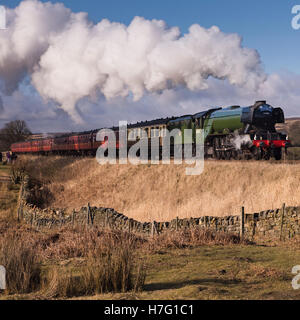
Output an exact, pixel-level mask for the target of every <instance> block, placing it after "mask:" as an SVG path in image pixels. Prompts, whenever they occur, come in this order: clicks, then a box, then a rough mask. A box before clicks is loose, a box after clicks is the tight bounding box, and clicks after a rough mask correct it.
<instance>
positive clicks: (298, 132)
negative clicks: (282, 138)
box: [277, 117, 300, 146]
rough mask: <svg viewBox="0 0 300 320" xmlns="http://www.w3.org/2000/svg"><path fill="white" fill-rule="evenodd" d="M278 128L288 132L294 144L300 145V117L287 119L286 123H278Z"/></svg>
mask: <svg viewBox="0 0 300 320" xmlns="http://www.w3.org/2000/svg"><path fill="white" fill-rule="evenodd" d="M277 130H279V131H285V132H287V133H288V134H289V137H290V139H291V140H292V143H293V145H297V146H300V117H299V118H289V119H286V121H285V123H284V124H278V125H277Z"/></svg>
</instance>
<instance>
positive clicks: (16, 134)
mask: <svg viewBox="0 0 300 320" xmlns="http://www.w3.org/2000/svg"><path fill="white" fill-rule="evenodd" d="M31 134H32V133H31V131H30V129H29V128H28V126H27V124H26V122H25V121H23V120H15V121H11V122H9V123H6V124H5V126H4V128H3V129H1V130H0V148H1V149H2V150H9V149H10V146H11V145H12V144H13V143H15V142H19V141H24V140H26V138H28V136H30V135H31Z"/></svg>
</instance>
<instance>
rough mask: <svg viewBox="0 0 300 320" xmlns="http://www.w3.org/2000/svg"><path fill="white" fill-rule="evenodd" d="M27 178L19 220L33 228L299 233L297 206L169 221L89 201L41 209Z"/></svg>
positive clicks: (154, 232) (261, 235) (247, 234)
mask: <svg viewBox="0 0 300 320" xmlns="http://www.w3.org/2000/svg"><path fill="white" fill-rule="evenodd" d="M29 185H30V179H29V177H28V176H26V177H25V178H24V179H23V182H22V186H21V189H20V202H19V208H18V218H19V220H24V221H25V222H26V223H27V224H30V225H31V226H32V227H35V228H49V229H51V228H57V227H62V226H65V225H72V226H78V225H81V226H83V225H85V226H87V227H89V226H90V227H92V226H97V227H99V228H109V229H117V230H122V231H127V232H134V233H142V234H146V235H149V236H155V235H158V234H160V233H162V232H165V231H172V230H183V229H188V228H200V229H209V230H212V231H214V232H223V233H231V234H236V235H239V236H242V237H245V238H247V239H250V240H254V239H255V238H265V237H266V238H274V239H277V240H287V239H291V238H293V237H295V236H299V235H300V207H286V206H285V205H283V206H282V208H280V209H275V210H274V209H272V210H265V211H262V212H257V213H247V212H246V211H245V208H243V207H242V208H241V214H240V215H237V216H222V217H215V216H202V217H197V218H185V219H181V218H179V217H177V218H176V219H172V220H170V221H165V222H157V221H148V222H141V221H137V220H134V219H130V218H128V217H127V216H125V215H123V214H121V213H119V212H117V211H115V210H114V209H111V208H103V207H91V206H90V205H89V204H88V205H87V206H86V207H82V208H81V209H80V210H72V212H71V213H70V212H68V211H67V210H66V209H54V208H47V209H40V208H38V207H36V206H35V205H33V204H29V203H28V202H27V201H28V199H30V188H29Z"/></svg>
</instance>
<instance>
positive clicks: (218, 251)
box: [88, 246, 300, 300]
mask: <svg viewBox="0 0 300 320" xmlns="http://www.w3.org/2000/svg"><path fill="white" fill-rule="evenodd" d="M148 260H149V261H148V263H149V267H148V272H147V278H146V284H145V288H144V291H143V292H141V293H137V294H133V293H131V294H130V293H127V294H115V295H112V294H110V295H98V296H92V297H88V299H150V300H152V299H155V300H157V299H158V300H166V299H171V300H173V299H192V300H193V299H196V300H211V299H217V300H224V299H225V300H232V299H243V300H244V299H245V300H247V299H255V300H269V299H283V300H285V299H300V290H298V291H295V290H294V289H293V288H292V286H291V281H292V278H293V275H292V274H291V270H292V268H293V266H295V265H299V264H300V251H299V250H295V249H288V248H282V247H263V246H232V247H228V246H226V247H224V246H220V247H218V246H213V247H201V248H196V249H180V250H168V251H165V252H160V253H157V254H154V255H151V256H150V257H148Z"/></svg>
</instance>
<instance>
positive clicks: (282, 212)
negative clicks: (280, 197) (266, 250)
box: [279, 203, 285, 241]
mask: <svg viewBox="0 0 300 320" xmlns="http://www.w3.org/2000/svg"><path fill="white" fill-rule="evenodd" d="M284 214H285V203H284V204H283V205H282V209H281V221H280V238H279V239H280V241H282V232H283V221H284Z"/></svg>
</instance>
